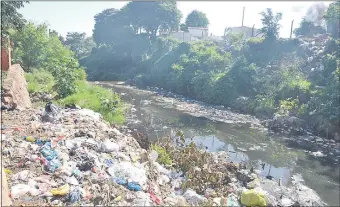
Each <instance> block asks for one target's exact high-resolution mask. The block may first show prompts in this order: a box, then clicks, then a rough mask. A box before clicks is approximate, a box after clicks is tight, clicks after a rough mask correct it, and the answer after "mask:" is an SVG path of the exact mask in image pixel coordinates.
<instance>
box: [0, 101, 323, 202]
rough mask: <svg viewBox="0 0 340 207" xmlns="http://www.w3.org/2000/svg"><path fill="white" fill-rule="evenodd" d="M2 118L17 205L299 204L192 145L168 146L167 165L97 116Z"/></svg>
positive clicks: (30, 113) (55, 112)
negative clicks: (270, 191) (169, 158)
mask: <svg viewBox="0 0 340 207" xmlns="http://www.w3.org/2000/svg"><path fill="white" fill-rule="evenodd" d="M46 117H48V118H46ZM3 120H5V123H6V125H3V124H2V126H1V129H2V140H1V141H2V142H1V145H2V161H3V167H4V168H5V172H6V174H7V177H8V179H9V180H8V183H9V186H10V196H11V198H12V200H13V202H14V205H15V206H17V205H30V206H32V205H34V206H38V205H53V206H65V205H81V206H83V205H84V206H85V205H91V206H93V205H110V206H116V205H119V206H155V205H162V206H169V205H170V206H186V205H193V206H198V205H213V206H241V205H245V206H252V205H257V206H265V205H268V204H272V205H276V204H282V202H283V201H284V202H286V203H287V202H288V201H287V199H288V200H289V202H291V203H292V205H293V204H295V201H296V200H298V199H299V198H292V197H291V196H290V195H287V196H285V197H283V198H284V199H286V200H283V201H282V193H281V194H280V192H281V191H280V190H277V191H275V192H274V193H276V194H275V196H271V194H269V193H268V191H265V190H263V188H262V187H261V185H262V182H261V180H260V178H259V177H258V176H257V175H256V173H255V172H250V171H249V170H246V169H244V167H240V166H239V165H237V164H234V163H230V162H228V161H227V159H226V153H224V152H219V153H209V152H207V151H205V150H203V149H199V148H198V147H196V146H195V145H193V144H192V143H191V144H189V145H184V144H181V143H179V144H178V145H176V144H174V142H173V141H171V139H168V140H167V142H164V141H163V142H162V143H163V145H160V146H161V147H164V148H166V150H167V151H168V152H169V153H170V154H171V157H172V159H173V162H172V163H171V164H169V165H167V166H165V165H162V164H160V163H161V162H160V161H162V159H161V158H162V156H163V155H162V154H159V153H158V152H156V151H155V150H149V151H146V150H145V149H142V148H141V147H140V146H139V144H138V143H137V141H136V140H135V139H134V138H133V137H132V136H131V135H129V134H123V133H121V131H119V130H118V129H116V128H110V127H109V125H108V124H106V123H105V121H103V120H102V118H101V115H100V114H98V113H95V112H93V111H91V110H87V109H61V108H59V107H57V106H55V105H54V104H53V103H48V104H47V105H46V107H45V109H44V110H43V111H42V110H26V111H21V112H17V111H11V112H5V113H4V115H3ZM267 184H268V182H267ZM271 185H277V186H278V184H276V183H275V182H272V183H271ZM272 189H275V188H272ZM286 191H287V192H289V191H291V190H290V189H287V190H286ZM272 194H273V193H272ZM280 196H281V197H280ZM304 196H305V197H304V198H306V199H308V198H309V197H308V195H307V194H304ZM317 199H319V198H317ZM309 204H310V203H309ZM318 204H322V203H318Z"/></svg>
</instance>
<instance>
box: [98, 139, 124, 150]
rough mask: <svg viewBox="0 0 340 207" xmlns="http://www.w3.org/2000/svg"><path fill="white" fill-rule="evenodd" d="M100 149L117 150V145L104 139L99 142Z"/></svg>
mask: <svg viewBox="0 0 340 207" xmlns="http://www.w3.org/2000/svg"><path fill="white" fill-rule="evenodd" d="M100 151H102V152H118V151H119V145H118V144H116V143H113V142H111V141H110V140H105V141H104V142H102V143H101V146H100Z"/></svg>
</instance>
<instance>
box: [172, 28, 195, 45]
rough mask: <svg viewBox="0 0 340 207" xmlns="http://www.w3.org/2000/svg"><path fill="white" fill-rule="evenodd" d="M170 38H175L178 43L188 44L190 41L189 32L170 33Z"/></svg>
mask: <svg viewBox="0 0 340 207" xmlns="http://www.w3.org/2000/svg"><path fill="white" fill-rule="evenodd" d="M170 37H173V38H176V39H178V40H179V41H183V42H189V41H190V40H191V34H190V33H189V32H183V31H178V32H173V33H170Z"/></svg>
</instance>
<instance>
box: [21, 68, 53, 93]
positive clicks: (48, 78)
mask: <svg viewBox="0 0 340 207" xmlns="http://www.w3.org/2000/svg"><path fill="white" fill-rule="evenodd" d="M25 77H26V81H27V83H28V92H29V93H52V91H53V90H52V88H53V86H54V84H55V80H54V77H53V76H52V74H51V73H50V72H48V71H46V70H42V69H35V70H33V71H32V72H31V73H25Z"/></svg>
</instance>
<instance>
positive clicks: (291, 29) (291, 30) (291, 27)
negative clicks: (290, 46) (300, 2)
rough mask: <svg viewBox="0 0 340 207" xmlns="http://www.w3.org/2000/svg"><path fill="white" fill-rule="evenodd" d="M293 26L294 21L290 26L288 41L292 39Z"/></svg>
mask: <svg viewBox="0 0 340 207" xmlns="http://www.w3.org/2000/svg"><path fill="white" fill-rule="evenodd" d="M293 24H294V19H293V21H292V25H291V26H290V39H292V35H293Z"/></svg>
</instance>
